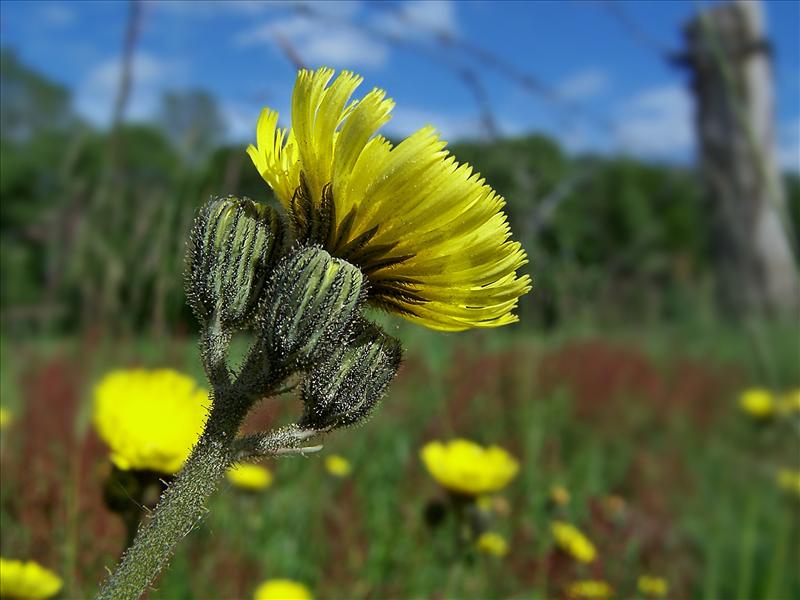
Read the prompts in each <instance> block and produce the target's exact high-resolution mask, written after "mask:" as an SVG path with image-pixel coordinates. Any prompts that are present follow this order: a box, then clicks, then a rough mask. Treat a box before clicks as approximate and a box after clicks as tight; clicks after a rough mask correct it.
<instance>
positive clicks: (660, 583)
mask: <svg viewBox="0 0 800 600" xmlns="http://www.w3.org/2000/svg"><path fill="white" fill-rule="evenodd" d="M636 585H637V587H638V588H639V591H640V592H641V593H642V594H644V595H645V596H650V597H651V598H663V597H664V596H666V595H667V593H669V583H667V580H666V579H664V578H663V577H655V576H653V575H642V576H641V577H639V579H638V581H637V582H636Z"/></svg>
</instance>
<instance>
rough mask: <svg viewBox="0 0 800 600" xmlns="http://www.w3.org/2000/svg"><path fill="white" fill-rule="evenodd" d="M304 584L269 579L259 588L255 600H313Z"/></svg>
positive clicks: (287, 580)
mask: <svg viewBox="0 0 800 600" xmlns="http://www.w3.org/2000/svg"><path fill="white" fill-rule="evenodd" d="M312 598H313V597H312V596H311V592H310V591H309V589H308V588H307V587H306V586H304V585H303V584H302V583H298V582H297V581H292V580H291V579H268V580H267V581H265V582H264V583H262V584H261V585H259V586H258V588H257V589H256V593H255V595H254V596H253V600H312Z"/></svg>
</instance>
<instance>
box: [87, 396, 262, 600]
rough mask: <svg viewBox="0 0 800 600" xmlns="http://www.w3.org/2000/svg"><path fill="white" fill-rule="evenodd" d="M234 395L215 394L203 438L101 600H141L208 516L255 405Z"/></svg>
mask: <svg viewBox="0 0 800 600" xmlns="http://www.w3.org/2000/svg"><path fill="white" fill-rule="evenodd" d="M228 390H229V391H227V392H226V391H225V390H222V391H220V392H218V393H216V394H215V398H214V404H213V407H212V409H211V414H210V415H209V417H208V421H207V423H206V427H205V431H204V432H203V435H202V436H201V437H200V440H199V441H198V442H197V445H195V447H194V449H193V450H192V453H191V455H190V456H189V458H188V460H187V461H186V464H185V465H184V466H183V469H181V471H180V473H178V476H177V478H176V479H175V481H174V482H173V483H172V484H171V485H170V486H169V488H167V490H166V491H165V492H164V494H163V495H162V496H161V500H160V501H159V503H158V506H157V507H156V509H155V511H154V512H153V514H152V517H151V518H149V519H147V520H145V521H144V522H143V523H142V524H141V525H140V526H139V531H138V533H137V534H136V539H135V540H134V542H133V545H132V546H131V547H130V548H129V549H128V550H127V551H126V552H125V554H124V555H123V557H122V561H121V562H120V564H119V565H118V566H117V568H116V570H115V571H114V573H113V574H112V575H111V576H110V577H108V579H107V580H106V581H105V583H104V584H103V586H102V588H101V589H100V593H99V594H98V600H135V599H136V598H139V597H140V596H141V595H142V594H144V592H145V591H146V590H147V588H148V586H149V585H150V584H151V583H152V582H153V580H154V579H155V578H156V576H157V575H158V574H159V573H160V572H161V570H162V569H163V568H164V567H165V566H166V565H167V563H168V562H169V559H170V558H171V557H172V554H173V553H174V551H175V547H176V546H177V545H178V543H179V542H180V541H181V540H182V539H183V538H184V537H185V536H186V535H187V534H188V533H189V532H190V531H191V530H192V529H193V528H194V527H195V525H197V524H198V523H199V522H200V520H201V519H202V517H203V516H204V514H205V512H206V509H205V504H206V501H207V500H208V498H209V496H211V494H212V493H213V492H214V490H215V489H216V487H217V485H218V484H219V480H220V479H221V477H222V475H223V474H224V473H225V470H226V469H227V468H228V467H229V466H230V465H231V464H232V463H233V462H234V461H235V459H236V456H235V452H234V450H233V445H234V440H235V436H236V432H237V431H238V429H239V425H241V422H242V420H243V419H244V416H245V414H246V413H247V411H248V409H249V408H250V405H251V401H250V400H249V399H247V397H246V396H244V397H242V396H240V395H238V394H235V392H233V390H230V388H228Z"/></svg>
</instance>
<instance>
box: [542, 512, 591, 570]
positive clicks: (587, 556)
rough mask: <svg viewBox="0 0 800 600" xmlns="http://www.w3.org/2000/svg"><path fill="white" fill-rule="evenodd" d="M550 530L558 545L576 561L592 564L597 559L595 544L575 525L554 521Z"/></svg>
mask: <svg viewBox="0 0 800 600" xmlns="http://www.w3.org/2000/svg"><path fill="white" fill-rule="evenodd" d="M550 528H551V530H552V532H553V539H554V540H555V542H556V545H557V546H558V547H559V548H561V550H563V551H564V552H566V553H567V554H569V555H570V556H572V558H574V559H575V560H577V561H580V562H583V563H590V562H592V561H594V559H595V558H597V550H596V549H595V547H594V544H592V542H591V541H590V540H589V538H587V537H586V536H585V535H584V534H583V533H582V532H581V531H580V529H578V528H577V527H575V526H574V525H571V524H570V523H565V522H564V521H553V522H552V523H551V526H550Z"/></svg>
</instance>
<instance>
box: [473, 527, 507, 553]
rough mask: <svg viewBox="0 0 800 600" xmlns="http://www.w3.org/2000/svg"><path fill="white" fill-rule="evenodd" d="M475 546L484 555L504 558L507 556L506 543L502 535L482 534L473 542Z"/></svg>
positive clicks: (491, 532)
mask: <svg viewBox="0 0 800 600" xmlns="http://www.w3.org/2000/svg"><path fill="white" fill-rule="evenodd" d="M475 546H477V548H478V550H480V551H481V552H483V553H484V554H490V555H491V556H505V555H506V554H508V542H507V541H506V539H505V538H504V537H503V536H502V535H500V534H499V533H495V532H494V531H487V532H486V533H482V534H481V535H480V536H479V537H478V539H477V540H475Z"/></svg>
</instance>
